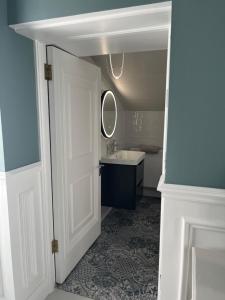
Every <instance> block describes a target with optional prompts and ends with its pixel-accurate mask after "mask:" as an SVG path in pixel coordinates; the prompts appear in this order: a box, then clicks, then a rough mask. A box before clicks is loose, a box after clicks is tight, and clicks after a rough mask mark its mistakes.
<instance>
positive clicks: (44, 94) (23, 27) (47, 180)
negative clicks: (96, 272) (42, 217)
mask: <svg viewBox="0 0 225 300" xmlns="http://www.w3.org/2000/svg"><path fill="white" fill-rule="evenodd" d="M171 6H172V2H171V1H167V2H163V3H157V4H150V5H143V6H136V7H129V8H123V9H118V10H117V9H116V10H110V11H101V12H97V13H90V14H82V15H77V16H71V17H63V18H55V19H50V20H43V21H37V22H30V23H24V24H17V25H12V26H11V27H12V28H13V29H14V30H15V31H16V32H18V33H20V34H23V33H25V32H27V30H28V31H32V30H35V29H40V28H45V27H57V26H60V25H65V24H66V25H71V24H78V23H85V22H90V21H94V20H99V19H101V18H102V19H110V18H111V19H118V18H123V17H126V16H134V15H144V14H148V13H149V12H150V11H151V12H152V13H154V12H160V11H166V10H168V9H169V10H171ZM134 30H135V28H134ZM25 35H26V34H25ZM45 46H46V45H45V44H43V43H41V42H39V41H35V63H36V82H37V98H38V114H39V133H40V150H41V167H42V172H43V179H42V180H43V193H44V196H45V197H46V198H45V199H46V200H45V204H46V215H47V216H48V218H49V219H48V220H49V226H48V228H47V229H48V238H49V241H50V240H51V239H52V236H53V228H52V224H51V222H52V218H53V216H52V210H51V205H52V194H51V177H50V174H51V164H50V135H49V115H48V90H47V82H46V81H45V80H44V63H46V49H45ZM168 52H169V51H168ZM168 58H169V54H168ZM167 81H168V82H169V68H168V72H167ZM166 128H167V123H166ZM165 132H166V134H167V129H166V130H165ZM162 215H163V214H162ZM49 263H50V264H49V268H50V270H49V272H50V277H49V286H50V287H51V289H52V290H53V286H54V281H55V278H54V263H53V260H51V259H50V262H49Z"/></svg>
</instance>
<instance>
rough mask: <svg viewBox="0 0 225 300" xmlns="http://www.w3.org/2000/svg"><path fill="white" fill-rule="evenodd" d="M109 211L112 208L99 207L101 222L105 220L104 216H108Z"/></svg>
mask: <svg viewBox="0 0 225 300" xmlns="http://www.w3.org/2000/svg"><path fill="white" fill-rule="evenodd" d="M111 210H112V207H108V206H102V207H101V220H102V221H103V220H104V219H105V217H106V216H108V214H109V213H110V211H111Z"/></svg>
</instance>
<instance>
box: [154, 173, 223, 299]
mask: <svg viewBox="0 0 225 300" xmlns="http://www.w3.org/2000/svg"><path fill="white" fill-rule="evenodd" d="M158 190H159V191H161V193H162V209H161V229H160V230H161V234H160V262H159V274H160V276H159V278H160V279H159V299H160V300H167V299H174V300H190V299H191V297H192V295H191V290H192V287H191V281H192V277H191V276H192V270H191V259H192V255H191V253H192V247H198V248H204V249H214V250H223V251H225V219H224V216H225V190H222V189H214V188H206V187H195V186H184V185H175V184H167V183H164V177H163V176H162V177H161V179H160V182H159V185H158Z"/></svg>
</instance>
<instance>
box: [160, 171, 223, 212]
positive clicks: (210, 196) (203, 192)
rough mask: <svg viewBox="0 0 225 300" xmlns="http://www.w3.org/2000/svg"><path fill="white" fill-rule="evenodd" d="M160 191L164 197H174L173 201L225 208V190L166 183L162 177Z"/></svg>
mask: <svg viewBox="0 0 225 300" xmlns="http://www.w3.org/2000/svg"><path fill="white" fill-rule="evenodd" d="M158 190H159V191H160V192H161V193H163V195H166V196H170V195H172V196H173V199H177V198H179V199H182V200H185V201H191V202H192V201H197V202H202V203H213V204H217V205H223V206H225V189H215V188H209V187H199V186H188V185H178V184H169V183H164V176H161V178H160V181H159V185H158ZM196 199H197V200H196Z"/></svg>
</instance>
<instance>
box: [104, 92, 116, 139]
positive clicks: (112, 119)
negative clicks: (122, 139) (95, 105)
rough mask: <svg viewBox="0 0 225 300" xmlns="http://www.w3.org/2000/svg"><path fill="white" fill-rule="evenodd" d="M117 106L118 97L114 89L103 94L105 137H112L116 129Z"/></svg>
mask: <svg viewBox="0 0 225 300" xmlns="http://www.w3.org/2000/svg"><path fill="white" fill-rule="evenodd" d="M116 122H117V106H116V98H115V96H114V94H113V92H112V91H110V90H108V91H105V92H104V93H103V94H102V134H103V136H104V137H105V138H111V137H112V136H113V134H114V132H115V129H116Z"/></svg>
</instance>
